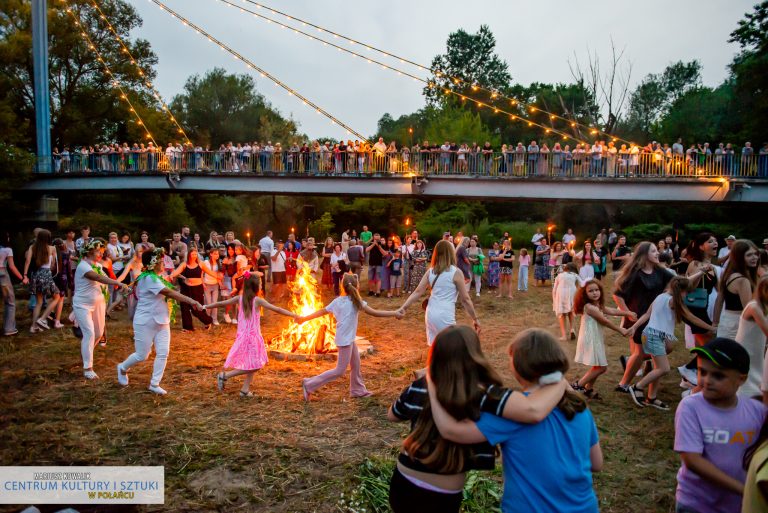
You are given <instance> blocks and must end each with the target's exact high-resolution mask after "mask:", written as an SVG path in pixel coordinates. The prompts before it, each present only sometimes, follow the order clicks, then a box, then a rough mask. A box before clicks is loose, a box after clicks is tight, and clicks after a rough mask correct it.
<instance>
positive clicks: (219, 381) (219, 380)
mask: <svg viewBox="0 0 768 513" xmlns="http://www.w3.org/2000/svg"><path fill="white" fill-rule="evenodd" d="M226 382H227V377H226V375H225V374H224V373H223V372H219V373H218V374H217V375H216V387H217V388H218V389H219V392H223V391H224V384H225V383H226Z"/></svg>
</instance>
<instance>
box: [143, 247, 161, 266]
mask: <svg viewBox="0 0 768 513" xmlns="http://www.w3.org/2000/svg"><path fill="white" fill-rule="evenodd" d="M163 255H165V249H163V248H155V249H153V250H152V259H151V260H150V261H149V265H148V266H147V270H149V271H151V270H152V269H154V268H155V266H156V265H157V262H158V261H160V259H161V258H163Z"/></svg>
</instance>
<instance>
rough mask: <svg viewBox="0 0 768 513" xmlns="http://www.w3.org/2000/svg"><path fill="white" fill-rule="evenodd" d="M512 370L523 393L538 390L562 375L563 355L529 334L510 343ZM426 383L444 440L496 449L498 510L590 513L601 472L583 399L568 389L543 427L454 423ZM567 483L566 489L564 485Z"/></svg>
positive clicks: (485, 419)
mask: <svg viewBox="0 0 768 513" xmlns="http://www.w3.org/2000/svg"><path fill="white" fill-rule="evenodd" d="M509 361H510V367H511V369H512V373H513V374H514V375H515V378H516V379H517V381H519V382H520V384H521V385H522V387H523V391H524V392H525V393H528V392H533V391H534V390H536V389H537V388H539V380H540V378H541V377H542V376H547V377H549V376H548V375H550V374H555V375H558V373H565V372H566V371H567V370H568V358H567V357H566V355H565V353H564V352H563V350H562V349H561V348H560V346H559V345H558V343H557V341H556V340H555V339H554V337H553V336H552V335H550V334H549V333H547V332H546V331H544V330H539V329H529V330H526V331H523V332H522V333H520V334H519V335H518V336H517V337H516V338H515V340H514V341H513V342H512V343H511V344H510V346H509ZM437 397H438V395H437V390H436V388H435V386H434V385H433V384H432V383H431V382H430V383H429V400H430V404H431V407H432V417H433V418H434V421H435V424H436V425H437V428H438V429H439V431H440V435H441V436H442V437H444V438H445V439H447V440H451V441H454V442H459V443H479V442H482V441H486V440H487V441H488V442H490V443H491V444H493V445H500V446H501V453H502V463H503V467H504V495H503V497H502V503H501V510H502V512H503V513H516V512H521V513H522V512H530V511H536V512H541V513H545V512H552V513H595V512H597V511H598V505H597V497H596V496H595V492H594V490H593V489H592V472H597V471H599V470H601V468H602V466H603V453H602V450H601V449H600V444H599V442H598V439H597V428H596V426H595V421H594V419H593V418H592V414H591V412H590V411H589V410H588V409H587V405H586V401H585V399H584V397H583V396H582V395H580V394H578V393H576V392H574V391H573V390H571V389H567V390H566V391H565V393H564V394H563V397H562V399H561V401H560V403H559V404H558V407H557V408H555V410H553V411H552V413H550V414H549V416H547V417H546V418H545V419H544V420H543V421H542V422H540V423H538V424H521V423H519V422H514V421H511V420H507V419H503V418H501V417H497V416H495V415H493V414H489V413H483V414H482V415H481V416H480V420H478V421H477V422H473V421H471V420H467V419H465V420H462V421H461V422H459V421H456V420H455V419H454V418H452V417H451V416H450V415H449V414H448V413H447V412H446V411H445V409H444V408H443V407H442V405H441V404H440V403H439V402H438V400H437ZM563 483H568V486H563Z"/></svg>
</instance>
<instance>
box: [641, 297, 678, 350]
mask: <svg viewBox="0 0 768 513" xmlns="http://www.w3.org/2000/svg"><path fill="white" fill-rule="evenodd" d="M671 304H672V296H671V295H670V294H669V293H668V292H662V293H661V294H659V295H658V296H656V299H654V300H653V303H652V304H651V317H650V319H649V320H648V325H647V326H646V328H645V329H652V330H656V331H658V332H661V333H664V334H665V335H666V336H667V339H668V340H676V338H675V311H674V310H672V306H671Z"/></svg>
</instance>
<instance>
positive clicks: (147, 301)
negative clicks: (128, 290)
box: [133, 276, 171, 325]
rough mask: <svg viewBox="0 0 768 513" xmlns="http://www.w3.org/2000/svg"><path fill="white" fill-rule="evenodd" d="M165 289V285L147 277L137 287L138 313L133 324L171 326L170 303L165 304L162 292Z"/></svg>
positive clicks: (134, 316)
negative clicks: (152, 323)
mask: <svg viewBox="0 0 768 513" xmlns="http://www.w3.org/2000/svg"><path fill="white" fill-rule="evenodd" d="M164 288H165V284H164V283H163V282H161V281H160V280H155V279H153V278H152V277H151V276H146V277H144V278H142V279H141V281H139V283H138V284H137V285H136V297H137V298H138V302H137V303H136V313H135V314H134V315H133V324H134V325H142V324H148V323H150V322H155V323H157V324H170V322H171V320H170V317H169V315H168V303H166V302H165V296H164V295H162V294H160V292H161V291H162V290H163V289H164Z"/></svg>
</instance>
